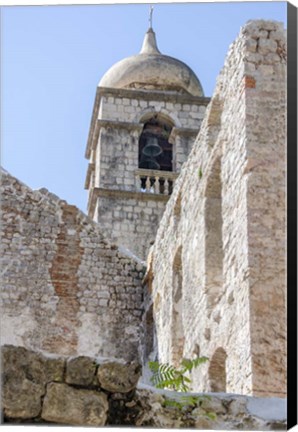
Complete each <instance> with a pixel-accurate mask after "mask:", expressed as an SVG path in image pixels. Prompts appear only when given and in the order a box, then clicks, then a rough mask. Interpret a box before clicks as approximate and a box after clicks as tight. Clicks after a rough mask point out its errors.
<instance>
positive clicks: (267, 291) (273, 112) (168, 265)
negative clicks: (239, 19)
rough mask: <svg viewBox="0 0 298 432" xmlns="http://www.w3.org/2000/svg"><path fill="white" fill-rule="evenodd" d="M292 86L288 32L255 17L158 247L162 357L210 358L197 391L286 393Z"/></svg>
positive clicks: (153, 279) (179, 184) (239, 43)
mask: <svg viewBox="0 0 298 432" xmlns="http://www.w3.org/2000/svg"><path fill="white" fill-rule="evenodd" d="M285 80H286V62H285V36H284V30H283V28H282V25H281V24H279V23H276V22H266V21H252V22H249V23H248V24H247V25H246V26H244V27H243V28H242V30H241V32H240V35H239V37H238V39H237V40H236V41H235V42H234V43H233V44H232V45H231V47H230V50H229V53H228V55H227V59H226V62H225V66H224V68H223V70H222V72H221V74H220V76H219V78H218V81H217V86H216V89H215V93H214V95H213V97H212V100H211V102H210V104H209V106H208V108H207V112H206V115H205V118H204V121H203V123H202V126H201V130H200V133H199V135H198V138H197V140H196V142H195V144H194V147H193V150H192V152H191V154H190V157H189V159H188V161H187V162H186V164H185V165H184V166H183V168H182V171H181V174H180V176H179V178H178V179H177V181H176V184H175V188H174V192H173V194H172V196H171V199H170V200H169V202H168V205H167V208H166V210H165V213H164V216H163V219H162V221H161V224H160V227H159V230H158V233H157V238H156V242H155V245H154V247H153V248H152V251H151V255H150V259H149V269H148V272H147V286H148V289H149V293H150V296H149V297H151V299H150V301H151V302H152V304H153V317H154V322H155V329H154V331H155V332H156V343H155V344H156V346H157V351H158V356H159V358H160V360H161V361H162V362H166V361H170V362H173V363H178V362H179V359H180V358H181V356H182V355H184V356H186V357H195V356H196V355H204V356H207V357H208V358H209V362H208V363H206V364H204V365H202V366H201V367H200V368H199V369H198V370H197V371H196V372H194V373H193V380H194V390H196V391H206V390H207V391H210V390H211V391H227V392H235V393H241V394H256V395H258V394H262V395H267V396H276V395H278V396H285V393H286V391H285V355H286V354H285V335H286V330H285V279H284V270H285V203H284V198H285V196H284V189H285V159H284V156H285V137H286V135H285V134H286V127H285V109H286V105H285V103H286V100H285V97H286V96H285ZM146 308H147V310H150V306H149V305H147V307H146ZM144 325H145V327H146V323H144ZM177 329H179V331H178V332H177ZM153 333H154V332H153ZM153 346H154V344H153ZM153 356H154V355H153Z"/></svg>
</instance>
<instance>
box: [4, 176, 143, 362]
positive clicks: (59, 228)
mask: <svg viewBox="0 0 298 432" xmlns="http://www.w3.org/2000/svg"><path fill="white" fill-rule="evenodd" d="M1 183H2V186H1V188H2V189H1V211H2V223H1V255H2V293H1V311H2V319H1V343H2V344H3V343H11V344H15V345H21V346H25V347H27V348H33V349H38V350H41V351H46V352H50V353H57V354H65V355H73V354H77V353H80V354H81V355H99V356H103V357H106V356H109V357H118V358H124V359H128V360H129V359H132V358H137V357H138V344H139V339H140V320H141V315H142V302H143V288H142V286H141V280H142V277H143V271H144V266H143V263H142V262H141V261H138V260H136V259H134V258H133V257H132V256H131V255H130V254H129V252H128V251H127V252H126V251H125V250H124V249H122V250H121V251H120V250H119V249H118V247H117V246H115V245H113V244H110V243H109V242H108V241H107V240H106V239H105V238H104V237H103V235H102V232H101V229H100V227H99V226H98V225H97V224H96V223H94V222H93V221H91V219H89V218H88V217H87V216H85V215H84V214H83V213H82V212H81V211H79V210H78V209H77V208H76V207H74V206H71V205H69V204H67V203H66V202H65V201H62V200H60V199H59V198H57V197H56V196H54V195H52V194H50V193H49V192H48V191H47V190H39V191H32V190H31V189H30V188H28V187H27V186H25V185H24V184H22V183H21V182H20V181H18V180H17V179H15V178H13V177H12V176H10V175H9V174H8V173H7V172H5V171H3V172H2V177H1Z"/></svg>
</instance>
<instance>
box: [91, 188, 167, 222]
mask: <svg viewBox="0 0 298 432" xmlns="http://www.w3.org/2000/svg"><path fill="white" fill-rule="evenodd" d="M170 196H171V195H161V194H153V193H146V192H133V191H125V190H118V189H117V190H116V189H115V190H114V189H105V188H93V190H92V192H90V199H89V203H88V214H89V215H90V217H93V216H94V210H95V205H96V200H97V199H98V198H99V197H105V198H115V199H119V198H121V199H136V200H138V201H161V202H167V201H168V199H169V198H170Z"/></svg>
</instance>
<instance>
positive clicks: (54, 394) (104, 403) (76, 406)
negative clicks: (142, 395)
mask: <svg viewBox="0 0 298 432" xmlns="http://www.w3.org/2000/svg"><path fill="white" fill-rule="evenodd" d="M108 407H109V404H108V400H107V396H106V395H105V394H104V393H99V392H97V391H95V390H84V389H79V390H78V389H75V388H72V387H70V386H68V385H66V384H60V383H59V384H56V383H50V384H48V386H47V392H46V396H45V399H44V403H43V409H42V414H41V417H42V419H43V420H46V421H49V422H54V423H58V424H59V423H60V424H68V425H76V426H104V425H105V423H106V419H107V412H108Z"/></svg>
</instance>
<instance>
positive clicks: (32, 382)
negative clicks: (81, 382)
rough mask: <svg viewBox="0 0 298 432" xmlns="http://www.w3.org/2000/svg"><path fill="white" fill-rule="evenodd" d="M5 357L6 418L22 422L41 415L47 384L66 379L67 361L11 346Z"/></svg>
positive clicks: (3, 383)
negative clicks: (64, 374)
mask: <svg viewBox="0 0 298 432" xmlns="http://www.w3.org/2000/svg"><path fill="white" fill-rule="evenodd" d="M1 356H2V386H3V387H2V406H3V410H4V415H5V416H7V417H13V418H22V419H25V418H34V417H36V416H38V415H39V413H40V410H41V397H42V396H43V395H44V394H45V386H46V383H47V382H50V381H61V380H62V379H63V371H64V360H63V359H51V358H45V357H43V356H42V355H41V354H38V353H36V352H33V351H30V350H27V349H26V348H23V347H15V346H11V345H10V346H9V345H8V346H3V347H2V348H1Z"/></svg>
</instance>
